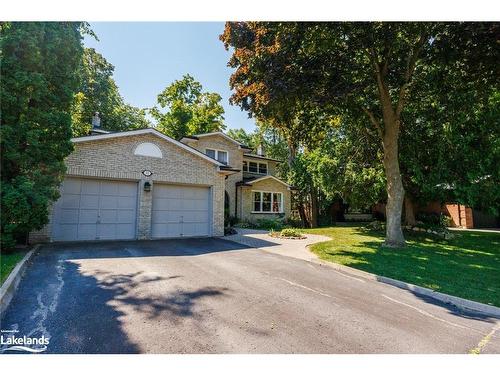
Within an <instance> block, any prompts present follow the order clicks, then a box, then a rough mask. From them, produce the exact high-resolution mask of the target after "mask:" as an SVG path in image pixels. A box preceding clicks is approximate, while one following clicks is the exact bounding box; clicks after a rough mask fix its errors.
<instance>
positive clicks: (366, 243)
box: [325, 228, 500, 319]
mask: <svg viewBox="0 0 500 375" xmlns="http://www.w3.org/2000/svg"><path fill="white" fill-rule="evenodd" d="M353 234H355V235H360V236H366V237H365V238H366V240H361V241H360V242H359V243H356V244H351V245H350V246H348V247H347V246H346V247H345V248H342V249H341V250H340V249H339V250H336V251H330V252H329V251H328V250H326V251H325V254H328V255H330V256H332V257H335V256H342V257H343V259H342V264H344V265H346V266H350V267H354V268H357V269H361V270H363V271H367V272H370V273H374V274H376V275H380V276H386V277H389V278H393V279H396V280H401V281H405V282H409V283H412V284H416V285H420V286H423V287H426V288H430V289H432V290H435V291H438V292H442V293H447V294H451V295H455V296H458V297H461V298H466V299H470V300H474V301H478V302H482V303H487V304H492V305H496V306H500V250H499V249H500V246H499V244H500V235H499V234H495V233H491V234H490V233H481V234H479V236H478V234H477V233H460V234H457V236H456V238H455V239H453V240H451V241H444V240H435V239H431V238H428V237H426V236H425V235H420V234H408V233H405V236H406V238H407V240H408V246H407V247H406V248H401V249H392V248H385V247H382V246H381V243H382V241H383V239H384V234H383V233H380V232H374V231H368V230H365V229H363V228H358V229H355V230H354V232H353ZM415 295H417V294H415ZM417 296H418V297H419V298H421V299H423V300H425V301H426V302H427V301H429V300H432V301H433V303H436V301H435V300H434V299H432V298H429V297H424V296H421V295H417ZM443 306H445V307H447V308H449V309H450V311H452V312H453V313H457V311H456V309H453V308H452V307H451V306H450V305H446V304H443ZM459 314H460V315H462V316H468V317H469V315H470V317H471V318H479V319H483V318H485V317H484V316H482V317H481V316H476V315H474V314H466V313H462V312H460V313H459Z"/></svg>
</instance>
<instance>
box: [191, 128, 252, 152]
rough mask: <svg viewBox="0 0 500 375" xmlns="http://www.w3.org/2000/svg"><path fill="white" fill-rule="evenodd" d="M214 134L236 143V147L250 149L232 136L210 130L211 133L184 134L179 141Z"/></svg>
mask: <svg viewBox="0 0 500 375" xmlns="http://www.w3.org/2000/svg"><path fill="white" fill-rule="evenodd" d="M214 135H218V136H220V137H222V138H224V139H226V140H228V141H229V142H232V143H234V144H236V145H238V147H239V148H241V149H245V150H251V148H250V147H248V146H245V145H244V144H241V143H240V142H238V141H236V140H234V139H233V138H231V137H230V136H228V135H226V134H224V133H223V132H212V133H204V134H195V135H187V136H184V137H182V138H181V142H186V143H189V142H196V141H197V140H199V139H200V138H204V137H213V136H214Z"/></svg>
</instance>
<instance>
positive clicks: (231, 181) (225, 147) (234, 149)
mask: <svg viewBox="0 0 500 375" xmlns="http://www.w3.org/2000/svg"><path fill="white" fill-rule="evenodd" d="M190 146H192V147H194V148H196V149H197V150H199V151H201V152H203V153H205V150H206V149H207V148H211V149H217V150H222V151H227V152H228V157H229V166H231V167H233V168H236V169H239V170H240V172H238V173H235V174H232V175H230V176H228V177H227V179H226V180H225V186H226V187H225V189H226V191H227V193H228V195H229V212H230V215H231V216H234V215H235V212H236V211H235V209H236V206H235V194H236V183H237V182H239V181H241V180H242V179H243V173H242V172H241V167H242V165H243V150H242V149H240V148H239V146H238V145H237V144H235V143H234V142H231V141H229V140H227V139H226V138H224V137H222V136H220V135H217V134H215V135H211V136H207V137H201V138H200V139H199V140H198V141H195V142H192V143H190Z"/></svg>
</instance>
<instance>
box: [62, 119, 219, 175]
mask: <svg viewBox="0 0 500 375" xmlns="http://www.w3.org/2000/svg"><path fill="white" fill-rule="evenodd" d="M144 134H151V135H154V136H156V137H158V138H161V139H163V140H165V141H167V142H170V143H172V144H174V145H176V146H178V147H180V148H182V149H184V150H185V151H187V152H190V153H192V154H194V155H196V156H198V157H201V158H203V159H205V160H207V161H209V162H210V163H212V164H215V165H217V166H218V167H225V164H222V163H221V162H219V161H217V160H215V159H213V158H211V157H210V156H207V155H205V154H204V153H202V152H200V151H198V150H196V149H194V148H193V147H190V146H188V145H186V144H184V143H182V142H179V141H176V140H175V139H173V138H170V137H169V136H166V135H165V134H163V133H160V132H159V131H158V130H156V129H153V128H146V129H139V130H129V131H124V132H117V133H109V134H100V135H89V136H84V137H76V138H71V142H73V143H82V142H93V141H100V140H103V139H112V138H121V137H131V136H134V135H144Z"/></svg>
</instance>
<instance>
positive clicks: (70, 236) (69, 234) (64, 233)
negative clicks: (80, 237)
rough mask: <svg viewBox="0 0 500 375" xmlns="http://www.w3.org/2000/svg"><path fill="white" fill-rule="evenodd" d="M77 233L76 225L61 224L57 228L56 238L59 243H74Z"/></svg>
mask: <svg viewBox="0 0 500 375" xmlns="http://www.w3.org/2000/svg"><path fill="white" fill-rule="evenodd" d="M77 233H78V224H63V225H61V226H59V227H58V228H57V233H55V237H57V238H58V239H59V240H60V241H74V239H75V238H76V236H77Z"/></svg>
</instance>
